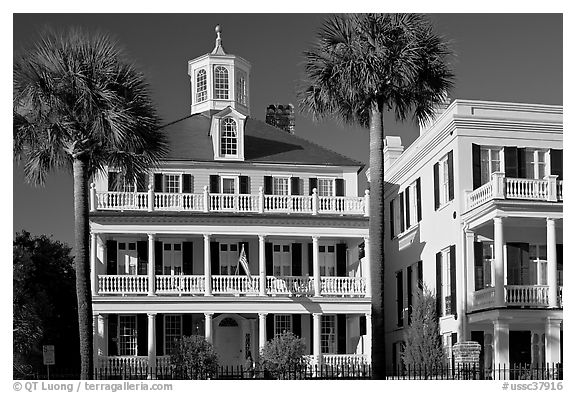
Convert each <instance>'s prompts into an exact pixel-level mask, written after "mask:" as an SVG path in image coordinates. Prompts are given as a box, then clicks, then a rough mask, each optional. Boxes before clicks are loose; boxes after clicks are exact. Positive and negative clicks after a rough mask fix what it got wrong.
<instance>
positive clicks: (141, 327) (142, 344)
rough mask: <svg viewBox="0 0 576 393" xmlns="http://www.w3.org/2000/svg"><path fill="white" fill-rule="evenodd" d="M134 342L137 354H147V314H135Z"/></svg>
mask: <svg viewBox="0 0 576 393" xmlns="http://www.w3.org/2000/svg"><path fill="white" fill-rule="evenodd" d="M136 343H137V345H138V351H137V354H138V356H146V355H148V316H147V315H146V314H136Z"/></svg>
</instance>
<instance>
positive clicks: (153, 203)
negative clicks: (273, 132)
mask: <svg viewBox="0 0 576 393" xmlns="http://www.w3.org/2000/svg"><path fill="white" fill-rule="evenodd" d="M369 199H370V196H369V193H368V191H366V193H365V195H364V196H361V197H355V196H319V195H318V194H317V192H316V189H314V190H313V193H312V195H264V192H263V191H262V189H260V191H259V193H258V194H221V193H210V192H208V188H207V187H205V188H204V192H203V193H201V194H185V193H163V192H154V190H152V189H149V190H148V192H118V191H103V192H97V191H96V188H95V185H94V184H92V187H91V189H90V211H92V212H94V211H98V210H120V211H124V210H135V211H155V210H159V211H191V212H205V213H207V212H234V213H260V214H266V213H268V214H273V213H285V214H311V215H316V214H338V215H364V216H368V213H369Z"/></svg>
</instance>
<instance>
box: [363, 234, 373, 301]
mask: <svg viewBox="0 0 576 393" xmlns="http://www.w3.org/2000/svg"><path fill="white" fill-rule="evenodd" d="M371 263H372V261H371V260H370V237H368V236H365V237H364V270H363V271H362V275H363V276H364V277H365V279H366V296H372V275H371V274H370V265H371Z"/></svg>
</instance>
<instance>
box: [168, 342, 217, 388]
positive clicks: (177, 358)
mask: <svg viewBox="0 0 576 393" xmlns="http://www.w3.org/2000/svg"><path fill="white" fill-rule="evenodd" d="M170 363H171V364H172V366H173V368H174V372H175V377H176V378H177V379H206V378H211V377H212V376H213V375H214V374H215V373H216V372H217V370H218V356H217V355H216V352H215V351H214V348H213V347H212V344H210V343H209V342H208V341H206V339H205V338H204V337H202V336H184V337H182V339H180V340H178V341H177V342H176V345H175V347H174V349H173V350H172V352H171V353H170Z"/></svg>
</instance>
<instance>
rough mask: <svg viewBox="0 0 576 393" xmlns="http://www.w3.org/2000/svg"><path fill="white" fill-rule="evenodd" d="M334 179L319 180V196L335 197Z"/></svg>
mask: <svg viewBox="0 0 576 393" xmlns="http://www.w3.org/2000/svg"><path fill="white" fill-rule="evenodd" d="M333 191H334V179H322V178H319V179H318V195H319V196H333V195H334V192H333Z"/></svg>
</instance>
